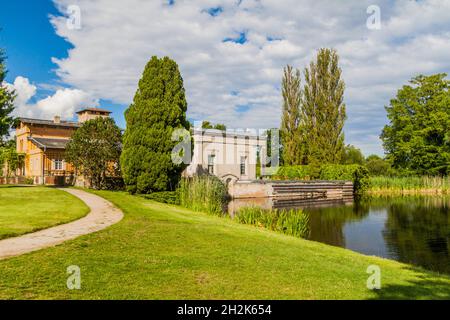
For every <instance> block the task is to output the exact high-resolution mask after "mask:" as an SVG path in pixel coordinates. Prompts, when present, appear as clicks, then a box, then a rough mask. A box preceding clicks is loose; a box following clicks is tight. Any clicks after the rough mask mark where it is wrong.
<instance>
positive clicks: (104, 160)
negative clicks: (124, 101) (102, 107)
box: [65, 117, 122, 189]
mask: <svg viewBox="0 0 450 320" xmlns="http://www.w3.org/2000/svg"><path fill="white" fill-rule="evenodd" d="M121 141H122V133H121V131H120V129H119V127H118V126H117V125H116V124H115V122H114V120H113V119H112V118H102V117H99V118H96V119H92V120H89V121H86V122H85V123H83V125H82V126H81V127H80V128H78V129H77V131H75V133H74V134H73V135H72V139H71V140H70V142H69V143H68V144H67V147H66V154H65V159H66V161H68V162H70V163H72V164H73V165H74V167H75V168H76V169H77V171H78V172H79V173H81V174H82V175H84V176H86V177H87V178H89V180H90V182H91V185H92V187H93V188H95V189H103V188H106V185H107V183H106V180H107V177H108V176H118V175H119V158H120V152H121Z"/></svg>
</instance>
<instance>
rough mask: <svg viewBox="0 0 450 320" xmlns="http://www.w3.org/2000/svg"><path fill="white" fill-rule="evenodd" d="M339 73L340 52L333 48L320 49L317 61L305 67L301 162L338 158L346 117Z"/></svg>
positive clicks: (334, 160)
mask: <svg viewBox="0 0 450 320" xmlns="http://www.w3.org/2000/svg"><path fill="white" fill-rule="evenodd" d="M341 73H342V71H341V68H340V67H339V56H338V54H337V53H336V51H335V50H332V49H320V50H319V52H318V53H317V57H316V61H313V62H311V63H310V65H309V68H305V71H304V74H305V86H304V90H303V103H302V108H301V109H302V114H301V128H300V131H301V132H302V139H301V140H302V141H306V162H305V163H304V164H311V163H339V162H340V161H341V157H342V154H343V152H344V133H343V131H342V130H343V127H344V122H345V119H346V112H345V104H344V89H345V84H344V81H343V80H342V79H341Z"/></svg>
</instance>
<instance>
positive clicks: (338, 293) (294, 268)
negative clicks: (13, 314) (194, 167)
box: [0, 191, 450, 299]
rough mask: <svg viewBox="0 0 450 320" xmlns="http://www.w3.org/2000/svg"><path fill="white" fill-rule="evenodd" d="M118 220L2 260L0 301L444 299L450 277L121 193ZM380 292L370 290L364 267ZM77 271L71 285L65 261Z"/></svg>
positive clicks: (113, 197)
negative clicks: (377, 275)
mask: <svg viewBox="0 0 450 320" xmlns="http://www.w3.org/2000/svg"><path fill="white" fill-rule="evenodd" d="M96 193H97V194H99V195H101V196H103V197H104V198H106V199H108V200H110V201H112V202H113V203H114V204H116V205H117V206H118V207H120V208H121V209H122V210H123V211H124V213H125V217H124V219H123V220H122V221H121V222H119V223H118V224H116V225H114V226H112V227H110V228H108V229H106V230H103V231H100V232H98V233H95V234H91V235H87V236H84V237H82V238H79V239H76V240H73V241H70V242H68V243H65V244H63V245H60V246H58V247H55V248H50V249H46V250H42V251H39V252H35V253H31V254H27V255H24V256H21V257H17V258H13V259H9V260H6V261H0V274H1V275H2V276H1V280H0V298H3V299H6V298H8V299H11V298H14V299H18V298H28V299H36V298H51V299H56V298H58V299H377V298H409V299H417V298H433V299H439V298H447V299H448V298H450V277H448V276H439V275H437V274H434V273H430V272H427V271H424V270H421V269H418V268H414V267H412V266H409V265H405V264H401V263H398V262H395V261H390V260H385V259H380V258H376V257H368V256H364V255H361V254H357V253H354V252H351V251H349V250H345V249H341V248H336V247H331V246H327V245H324V244H321V243H316V242H311V241H306V240H302V239H299V238H296V237H292V236H287V235H283V234H280V233H276V232H272V231H268V230H265V229H262V228H257V227H254V226H247V225H243V224H239V223H237V222H235V221H232V220H231V219H223V218H220V217H215V216H212V215H207V214H203V213H196V212H193V211H190V210H188V209H183V208H180V207H177V206H171V205H166V204H161V203H156V202H154V201H151V200H147V199H144V198H142V197H137V196H131V195H128V194H126V193H121V192H115V193H113V192H106V191H103V192H96ZM372 264H375V265H378V266H379V267H380V268H381V275H382V289H381V290H378V291H371V290H368V289H367V288H366V281H367V278H368V276H369V275H368V274H367V273H366V270H367V267H368V266H369V265H372ZM70 265H78V266H79V267H80V269H81V286H82V288H81V290H68V289H67V288H66V281H67V277H68V275H67V274H66V268H67V267H68V266H70Z"/></svg>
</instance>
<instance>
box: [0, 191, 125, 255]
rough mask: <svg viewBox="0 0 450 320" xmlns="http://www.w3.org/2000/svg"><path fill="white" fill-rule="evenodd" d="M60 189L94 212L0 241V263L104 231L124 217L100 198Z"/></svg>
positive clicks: (85, 193) (86, 193)
mask: <svg viewBox="0 0 450 320" xmlns="http://www.w3.org/2000/svg"><path fill="white" fill-rule="evenodd" d="M60 190H64V191H66V192H68V193H70V194H72V195H74V196H75V197H77V198H80V199H81V200H82V201H83V202H85V203H86V205H87V206H88V207H89V208H90V209H91V211H90V212H89V213H88V215H87V216H85V217H84V218H81V219H79V220H76V221H73V222H69V223H66V224H62V225H59V226H56V227H51V228H48V229H44V230H41V231H37V232H33V233H28V234H25V235H23V236H19V237H15V238H9V239H4V240H0V260H2V259H6V258H9V257H14V256H18V255H21V254H24V253H28V252H32V251H36V250H40V249H43V248H48V247H53V246H56V245H58V244H61V243H63V242H64V241H67V240H71V239H75V238H77V237H79V236H82V235H85V234H89V233H93V232H96V231H99V230H102V229H105V228H107V227H109V226H110V225H113V224H115V223H117V222H119V221H120V220H122V218H123V213H122V211H121V210H119V209H117V208H116V207H114V206H113V205H112V204H111V203H110V202H109V201H107V200H105V199H103V198H101V197H99V196H97V195H94V194H92V193H88V192H85V191H82V190H78V189H60Z"/></svg>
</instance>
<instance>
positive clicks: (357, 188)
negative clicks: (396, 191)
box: [272, 164, 370, 194]
mask: <svg viewBox="0 0 450 320" xmlns="http://www.w3.org/2000/svg"><path fill="white" fill-rule="evenodd" d="M272 179H276V180H280V179H281V180H312V179H320V180H349V181H352V182H353V189H354V192H355V194H363V193H364V192H365V191H366V190H367V189H368V188H369V186H370V180H369V172H368V171H367V168H366V167H364V166H360V165H356V164H353V165H340V164H325V165H321V166H312V165H306V166H283V167H280V168H279V169H278V171H277V172H276V174H275V175H273V176H272Z"/></svg>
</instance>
